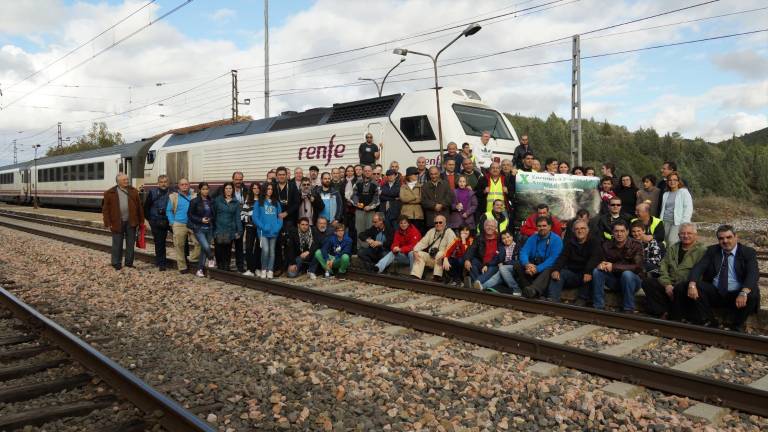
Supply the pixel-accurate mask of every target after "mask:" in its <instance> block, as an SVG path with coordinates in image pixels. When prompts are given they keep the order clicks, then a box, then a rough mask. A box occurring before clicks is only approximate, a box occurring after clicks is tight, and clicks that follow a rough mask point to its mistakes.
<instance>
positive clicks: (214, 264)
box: [207, 259, 216, 268]
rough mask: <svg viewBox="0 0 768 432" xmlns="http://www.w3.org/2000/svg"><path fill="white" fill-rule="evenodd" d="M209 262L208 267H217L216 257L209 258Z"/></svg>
mask: <svg viewBox="0 0 768 432" xmlns="http://www.w3.org/2000/svg"><path fill="white" fill-rule="evenodd" d="M207 264H208V268H215V267H216V260H215V259H209V260H208V263H207Z"/></svg>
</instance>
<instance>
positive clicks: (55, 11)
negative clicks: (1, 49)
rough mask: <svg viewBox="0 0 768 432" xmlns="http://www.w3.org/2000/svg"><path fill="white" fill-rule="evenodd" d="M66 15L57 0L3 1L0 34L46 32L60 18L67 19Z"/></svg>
mask: <svg viewBox="0 0 768 432" xmlns="http://www.w3.org/2000/svg"><path fill="white" fill-rule="evenodd" d="M67 15H68V14H67V10H66V9H65V7H64V6H63V5H62V4H61V1H59V0H24V1H5V2H3V12H2V13H0V34H6V35H14V36H16V35H21V36H28V35H30V34H34V33H42V32H46V33H47V32H50V31H51V30H52V29H54V28H56V27H57V25H58V24H59V23H60V22H61V20H62V19H67Z"/></svg>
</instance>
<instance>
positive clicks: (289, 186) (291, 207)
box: [272, 166, 301, 276]
mask: <svg viewBox="0 0 768 432" xmlns="http://www.w3.org/2000/svg"><path fill="white" fill-rule="evenodd" d="M272 187H273V190H274V192H275V194H277V199H278V201H280V206H281V208H282V210H283V211H282V212H280V214H278V217H280V219H282V220H283V228H282V229H281V230H280V237H279V238H278V241H277V245H276V247H275V276H279V275H280V274H281V273H282V272H283V271H284V270H285V267H286V265H287V264H288V261H287V258H286V256H285V252H286V243H287V236H288V231H290V228H293V227H295V226H296V219H298V217H299V202H300V201H301V196H300V195H299V189H298V188H297V187H296V182H293V181H290V179H289V178H288V169H287V168H286V167H284V166H281V167H278V168H277V169H276V170H275V179H274V180H273V182H272Z"/></svg>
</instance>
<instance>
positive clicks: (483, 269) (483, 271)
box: [480, 266, 488, 273]
mask: <svg viewBox="0 0 768 432" xmlns="http://www.w3.org/2000/svg"><path fill="white" fill-rule="evenodd" d="M487 271H488V266H483V268H482V269H480V273H485V272H487Z"/></svg>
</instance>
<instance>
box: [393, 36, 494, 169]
mask: <svg viewBox="0 0 768 432" xmlns="http://www.w3.org/2000/svg"><path fill="white" fill-rule="evenodd" d="M481 28H482V27H481V26H480V24H478V23H472V24H470V25H468V26H467V28H465V29H464V31H462V32H461V33H460V34H459V35H458V36H456V37H455V38H453V40H451V41H450V42H448V44H447V45H445V46H444V47H443V48H442V49H441V50H440V51H438V52H437V54H435V55H434V57H433V56H432V55H430V54H425V53H422V52H418V51H411V50H409V49H406V48H395V49H394V50H393V51H392V53H393V54H398V55H401V56H406V55H408V54H414V55H420V56H424V57H429V59H430V60H432V66H433V68H434V70H435V100H436V103H437V136H438V138H437V139H438V142H439V143H440V155H439V156H438V158H439V159H440V162H441V163H440V166H442V157H443V121H442V119H441V117H440V87H439V86H438V83H437V59H438V57H440V54H442V53H443V51H445V50H446V49H447V48H448V47H449V46H451V45H453V43H454V42H456V41H457V40H459V39H460V38H461V37H462V36H464V37H469V36H472V35H473V34H475V33H477V32H479V31H480V29H481Z"/></svg>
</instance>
